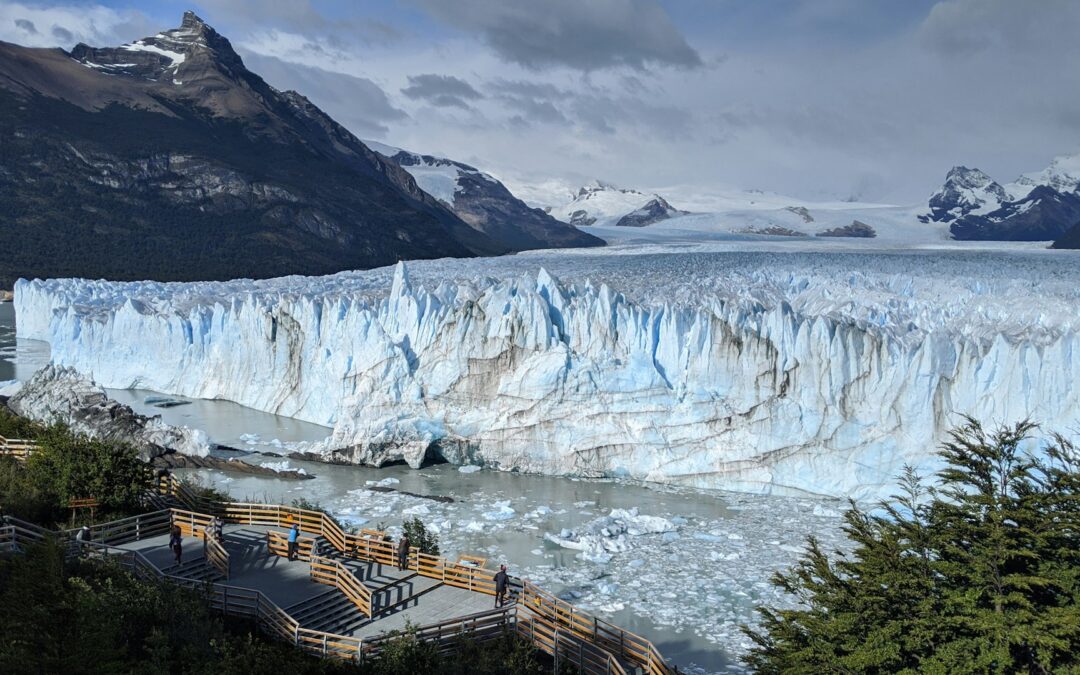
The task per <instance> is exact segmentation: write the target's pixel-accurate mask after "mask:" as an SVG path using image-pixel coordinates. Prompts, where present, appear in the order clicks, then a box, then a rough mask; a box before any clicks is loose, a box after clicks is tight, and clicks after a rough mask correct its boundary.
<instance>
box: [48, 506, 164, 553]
mask: <svg viewBox="0 0 1080 675" xmlns="http://www.w3.org/2000/svg"><path fill="white" fill-rule="evenodd" d="M171 522H172V513H171V512H170V511H169V510H168V509H164V510H161V511H154V512H152V513H141V514H139V515H137V516H131V517H130V518H121V519H120V520H113V521H110V522H107V523H98V524H95V525H91V526H90V539H91V540H92V541H95V542H98V543H101V544H114V545H115V544H125V543H127V542H129V541H138V540H140V539H146V538H148V537H156V536H157V535H159V534H165V533H167V532H168V531H169V525H170V524H171ZM77 532H78V530H65V533H66V534H68V535H69V536H74V535H75V533H77Z"/></svg>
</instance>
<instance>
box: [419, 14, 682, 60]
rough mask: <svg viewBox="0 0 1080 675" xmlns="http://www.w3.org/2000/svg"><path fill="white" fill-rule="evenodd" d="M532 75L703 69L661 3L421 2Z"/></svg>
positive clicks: (450, 23) (442, 18)
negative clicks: (549, 70) (548, 70)
mask: <svg viewBox="0 0 1080 675" xmlns="http://www.w3.org/2000/svg"><path fill="white" fill-rule="evenodd" d="M414 1H415V2H416V4H419V5H421V6H422V7H424V9H426V10H427V12H428V13H429V14H430V15H431V16H433V17H435V18H436V19H438V20H440V21H442V22H444V23H446V24H448V25H450V26H453V27H455V28H458V29H460V30H462V31H465V32H469V33H476V34H477V35H479V36H480V37H481V39H483V40H484V42H486V43H487V44H488V45H489V46H490V47H491V48H492V49H494V50H495V51H496V52H497V53H498V54H499V55H500V56H502V57H503V58H504V59H506V60H508V61H512V62H514V63H518V64H521V65H523V66H525V67H528V68H537V69H539V68H545V67H550V66H567V67H570V68H575V69H579V70H585V71H589V70H599V69H603V68H610V67H614V66H628V67H630V68H635V69H638V70H644V69H645V68H646V67H647V66H649V65H665V66H676V67H682V68H695V67H698V66H701V65H702V60H701V57H700V56H699V55H698V53H697V51H696V50H695V49H694V48H693V47H691V46H690V45H689V44H687V42H686V39H685V38H684V37H683V36H682V34H681V33H680V32H679V30H678V29H677V28H676V27H675V25H674V24H673V23H672V21H671V17H669V16H668V14H667V12H666V11H664V9H663V7H661V6H660V4H659V3H658V2H656V0H588V2H582V1H581V0H546V1H545V2H536V1H535V0H456V1H455V2H445V1H444V0H414Z"/></svg>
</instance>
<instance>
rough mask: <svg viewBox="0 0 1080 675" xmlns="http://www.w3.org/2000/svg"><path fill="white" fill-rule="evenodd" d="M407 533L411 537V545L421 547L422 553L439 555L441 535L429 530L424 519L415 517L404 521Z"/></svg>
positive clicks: (403, 526) (403, 525)
mask: <svg viewBox="0 0 1080 675" xmlns="http://www.w3.org/2000/svg"><path fill="white" fill-rule="evenodd" d="M402 528H403V529H404V531H405V534H406V535H407V536H408V537H409V545H410V546H415V547H416V548H418V549H420V552H421V553H426V554H428V555H439V553H440V551H439V537H438V535H436V534H435V533H434V532H428V529H427V527H425V526H424V521H422V520H420V519H419V518H416V517H413V519H412V520H406V521H405V522H404V523H402Z"/></svg>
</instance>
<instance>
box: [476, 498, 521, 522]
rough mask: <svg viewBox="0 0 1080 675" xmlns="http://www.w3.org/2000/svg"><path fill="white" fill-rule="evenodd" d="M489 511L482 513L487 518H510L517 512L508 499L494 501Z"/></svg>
mask: <svg viewBox="0 0 1080 675" xmlns="http://www.w3.org/2000/svg"><path fill="white" fill-rule="evenodd" d="M492 506H493V507H494V508H493V509H492V510H491V511H488V512H486V513H484V518H486V519H487V520H510V519H511V518H513V517H514V516H515V515H517V512H516V511H514V509H513V508H511V506H510V501H509V500H506V501H501V502H495V503H494V504H493V505H492Z"/></svg>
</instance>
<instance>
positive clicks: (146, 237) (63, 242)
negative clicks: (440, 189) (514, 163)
mask: <svg viewBox="0 0 1080 675" xmlns="http://www.w3.org/2000/svg"><path fill="white" fill-rule="evenodd" d="M0 138H2V139H3V141H2V142H0V250H2V251H3V252H4V254H3V255H2V256H0V287H5V286H10V285H11V284H12V282H13V280H14V278H16V277H18V276H40V277H55V276H87V277H107V278H111V279H118V280H123V279H160V280H194V279H226V278H235V277H272V276H282V275H286V274H324V273H330V272H336V271H339V270H343V269H353V268H366V267H373V266H380V265H386V264H390V263H393V262H395V261H397V260H400V259H411V258H436V257H445V256H457V257H460V256H473V255H491V254H501V253H507V252H512V251H517V250H524V249H528V248H538V247H547V246H588V245H599V244H602V243H603V242H601V241H600V240H598V239H596V238H594V237H592V236H591V235H588V234H584V233H581V232H579V231H577V230H576V229H575V228H573V227H572V226H569V225H567V224H564V223H561V222H559V221H556V220H555V219H553V218H550V217H547V216H546V215H545V214H543V213H542V212H540V213H536V212H534V210H531V209H528V207H526V206H525V205H524V204H522V203H521V202H519V201H518V200H516V199H514V197H513V195H511V194H510V193H509V191H507V190H506V189H505V188H503V187H502V186H501V184H499V183H498V182H497V181H495V182H494V183H493V184H492V185H490V186H482V187H485V188H486V190H478V189H476V187H475V186H476V185H480V181H484V178H482V176H483V174H480V172H477V171H475V170H474V169H471V167H466V169H468V173H469V176H468V178H467V179H464V180H462V181H461V185H462V188H461V189H462V191H463V193H465V194H466V195H469V198H468V200H467V202H468V203H467V204H466V203H464V202H463V203H462V205H460V206H458V205H457V204H454V203H449V204H448V203H444V201H443V200H440V199H438V198H437V197H436V196H432V195H431V194H429V193H428V192H426V191H425V190H424V189H422V188H421V187H420V186H418V185H417V181H416V180H415V179H414V177H413V175H412V174H411V173H410V168H412V165H410V166H408V167H405V168H403V167H402V166H401V165H399V163H398V162H396V161H394V160H391V159H389V158H387V157H386V156H384V155H382V154H379V153H376V152H373V151H372V150H370V149H369V148H368V147H367V146H365V145H364V143H362V142H361V141H360V140H359V139H357V138H356V137H355V136H353V135H352V134H351V133H350V132H349V131H348V130H346V129H345V128H344V127H342V126H341V125H339V124H338V123H337V122H335V121H334V120H333V119H331V118H330V117H329V116H327V115H326V114H325V113H323V112H322V111H321V110H320V109H319V108H318V107H316V106H315V105H314V104H312V103H311V102H310V101H309V100H307V99H306V98H304V97H303V96H302V95H300V94H298V93H296V92H293V91H278V90H277V89H275V88H274V87H272V86H270V85H269V84H267V83H266V82H265V81H263V80H262V78H260V77H259V76H258V75H256V74H255V73H252V72H251V71H249V70H248V69H247V68H246V67H245V66H244V63H243V61H242V60H241V58H240V56H239V55H237V54H236V52H235V51H234V50H233V48H232V46H231V45H230V43H229V41H228V40H227V39H226V38H224V37H222V36H221V35H219V34H218V33H217V32H216V31H215V30H214V29H213V28H211V27H210V26H208V25H207V24H206V23H205V22H203V21H202V20H201V19H199V18H198V17H197V16H196V15H194V14H193V13H191V12H188V13H185V14H184V17H183V22H182V24H181V26H180V27H179V28H177V29H174V30H169V31H165V32H162V33H159V34H157V35H155V36H153V37H149V38H145V39H142V40H138V41H136V42H133V43H131V44H127V45H123V46H120V47H116V48H95V47H90V46H87V45H84V44H79V45H77V46H76V47H75V48H74V49H73V50H72V51H71V52H70V53H68V52H65V51H63V50H61V49H31V48H25V47H20V46H17V45H12V44H8V43H0ZM411 157H413V156H410V158H402V159H403V160H405V161H406V163H407V164H408V162H411V161H412V159H411ZM417 157H418V156H417ZM461 166H464V165H461ZM500 188H501V189H500ZM481 192H482V195H480V193H481ZM473 195H480V196H475V197H474V196H473Z"/></svg>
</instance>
